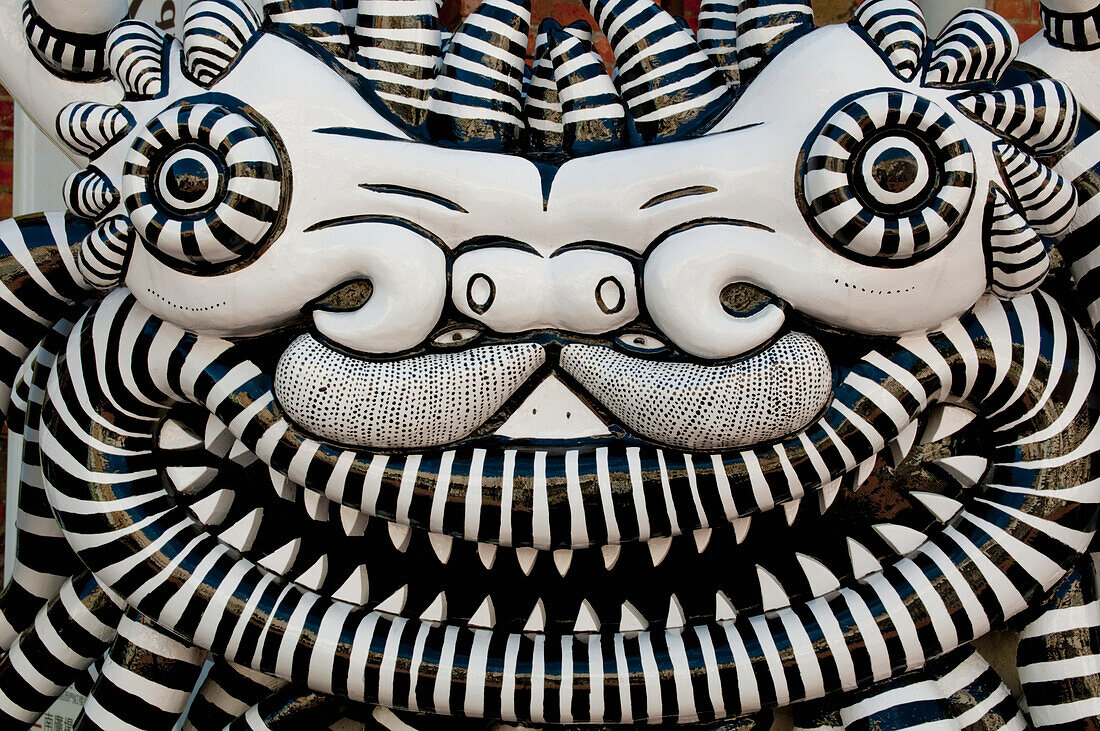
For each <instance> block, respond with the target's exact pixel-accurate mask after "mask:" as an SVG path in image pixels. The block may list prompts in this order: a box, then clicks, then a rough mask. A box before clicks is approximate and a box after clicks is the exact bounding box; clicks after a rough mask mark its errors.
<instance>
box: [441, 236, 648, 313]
mask: <svg viewBox="0 0 1100 731" xmlns="http://www.w3.org/2000/svg"><path fill="white" fill-rule="evenodd" d="M451 299H452V301H453V302H454V305H455V307H457V308H458V309H459V311H460V312H462V313H464V314H465V315H467V316H468V317H471V318H473V319H475V320H478V321H480V322H483V323H485V325H487V326H488V327H490V328H492V329H493V330H496V331H497V332H523V331H525V330H535V329H539V328H555V329H562V330H569V331H570V332H577V333H586V334H596V333H602V332H608V331H610V330H614V329H616V328H619V327H622V326H623V325H625V324H627V323H628V322H630V321H632V320H633V319H634V318H636V317H637V316H638V284H637V278H636V275H635V272H634V265H633V264H632V263H631V262H630V260H629V259H627V258H625V257H623V256H619V255H618V254H614V253H611V252H608V251H600V250H597V249H579V248H578V249H569V250H566V251H563V252H560V253H557V254H554V255H552V256H550V257H549V258H545V257H543V256H540V255H539V254H537V253H534V252H531V251H526V250H523V249H519V248H511V247H508V246H506V245H501V246H487V247H484V248H479V249H475V250H473V251H469V252H466V253H464V254H461V255H459V256H458V258H456V259H455V262H454V269H453V271H452V276H451Z"/></svg>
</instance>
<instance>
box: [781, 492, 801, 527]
mask: <svg viewBox="0 0 1100 731" xmlns="http://www.w3.org/2000/svg"><path fill="white" fill-rule="evenodd" d="M800 507H802V498H798V499H797V500H791V501H790V502H788V503H783V515H785V516H786V518H787V525H794V520H795V518H797V517H798V509H799V508H800Z"/></svg>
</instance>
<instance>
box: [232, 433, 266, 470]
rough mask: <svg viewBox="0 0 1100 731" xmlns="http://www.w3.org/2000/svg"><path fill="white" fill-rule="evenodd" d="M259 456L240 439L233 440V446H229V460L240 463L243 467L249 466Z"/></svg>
mask: <svg viewBox="0 0 1100 731" xmlns="http://www.w3.org/2000/svg"><path fill="white" fill-rule="evenodd" d="M257 459H259V457H257V456H256V453H255V452H253V451H252V450H251V449H249V448H248V447H246V446H244V442H242V441H241V440H240V439H238V440H236V441H235V442H233V446H232V447H230V448H229V461H231V462H233V463H235V464H239V465H240V466H241V467H247V466H248V465H250V464H252V463H253V462H255V461H256V460H257Z"/></svg>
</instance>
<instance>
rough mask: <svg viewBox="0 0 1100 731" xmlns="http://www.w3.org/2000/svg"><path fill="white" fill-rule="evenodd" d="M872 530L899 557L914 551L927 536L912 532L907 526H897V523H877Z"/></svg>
mask: <svg viewBox="0 0 1100 731" xmlns="http://www.w3.org/2000/svg"><path fill="white" fill-rule="evenodd" d="M874 529H875V532H876V533H878V534H879V536H880V537H881V538H882V540H884V541H886V543H887V544H889V546H890V548H892V549H894V551H895V552H896V553H897V554H898V555H899V556H904V555H906V554H907V553H909V552H910V551H914V550H916V549H917V547H919V546H920V545H922V544H923V543H924V542H925V541H927V540H928V536H926V535H924V534H923V533H921V532H920V531H919V530H913V529H912V528H909V527H908V526H904V525H898V524H897V523H879V524H877V525H875V526H874Z"/></svg>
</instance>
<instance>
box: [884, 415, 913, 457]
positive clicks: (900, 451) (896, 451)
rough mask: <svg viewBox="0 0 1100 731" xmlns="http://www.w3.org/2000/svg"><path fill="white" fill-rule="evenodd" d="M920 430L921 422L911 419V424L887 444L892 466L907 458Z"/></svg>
mask: <svg viewBox="0 0 1100 731" xmlns="http://www.w3.org/2000/svg"><path fill="white" fill-rule="evenodd" d="M919 432H920V422H918V421H911V422H909V426H907V427H905V428H904V429H902V430H901V433H900V434H898V435H897V436H896V437H894V438H893V439H891V440H890V443H889V444H888V445H886V446H887V453H886V454H887V456H889V458H890V466H891V467H897V466H898V465H900V464H901V463H902V462H904V461H905V458H906V457H908V456H909V452H911V451H912V450H913V445H914V444H916V441H917V434H918V433H919Z"/></svg>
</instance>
